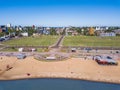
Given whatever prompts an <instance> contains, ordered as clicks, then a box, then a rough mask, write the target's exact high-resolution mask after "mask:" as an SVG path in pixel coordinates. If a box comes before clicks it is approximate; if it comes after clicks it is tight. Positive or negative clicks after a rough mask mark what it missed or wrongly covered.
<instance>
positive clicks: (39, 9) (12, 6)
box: [0, 0, 120, 26]
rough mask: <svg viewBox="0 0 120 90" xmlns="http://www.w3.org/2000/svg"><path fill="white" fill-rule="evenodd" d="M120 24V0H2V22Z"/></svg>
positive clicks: (68, 24) (0, 22) (29, 23)
mask: <svg viewBox="0 0 120 90" xmlns="http://www.w3.org/2000/svg"><path fill="white" fill-rule="evenodd" d="M7 23H11V24H12V25H33V24H34V25H40V26H70V25H71V26H93V25H101V26H102V25H104V26H111V25H112V26H120V0H0V25H1V24H2V25H3V24H7Z"/></svg>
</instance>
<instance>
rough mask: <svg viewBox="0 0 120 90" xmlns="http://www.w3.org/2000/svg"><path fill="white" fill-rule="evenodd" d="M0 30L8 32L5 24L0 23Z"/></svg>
mask: <svg viewBox="0 0 120 90" xmlns="http://www.w3.org/2000/svg"><path fill="white" fill-rule="evenodd" d="M0 31H1V32H8V29H7V27H6V26H5V25H1V26H0Z"/></svg>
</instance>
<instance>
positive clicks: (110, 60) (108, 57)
mask: <svg viewBox="0 0 120 90" xmlns="http://www.w3.org/2000/svg"><path fill="white" fill-rule="evenodd" d="M106 60H107V62H108V64H109V65H118V62H117V61H116V60H114V59H113V58H112V57H110V56H107V57H106Z"/></svg>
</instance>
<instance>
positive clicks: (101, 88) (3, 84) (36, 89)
mask: <svg viewBox="0 0 120 90" xmlns="http://www.w3.org/2000/svg"><path fill="white" fill-rule="evenodd" d="M0 90H120V84H110V83H100V82H91V81H84V80H71V79H49V78H44V79H24V80H11V81H0Z"/></svg>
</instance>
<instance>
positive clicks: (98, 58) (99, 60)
mask: <svg viewBox="0 0 120 90" xmlns="http://www.w3.org/2000/svg"><path fill="white" fill-rule="evenodd" d="M94 59H95V61H96V62H97V63H98V64H107V63H108V62H107V61H106V59H105V58H104V57H103V56H95V57H94Z"/></svg>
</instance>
